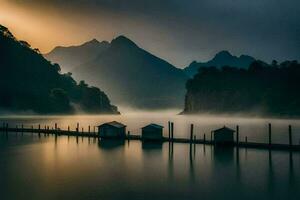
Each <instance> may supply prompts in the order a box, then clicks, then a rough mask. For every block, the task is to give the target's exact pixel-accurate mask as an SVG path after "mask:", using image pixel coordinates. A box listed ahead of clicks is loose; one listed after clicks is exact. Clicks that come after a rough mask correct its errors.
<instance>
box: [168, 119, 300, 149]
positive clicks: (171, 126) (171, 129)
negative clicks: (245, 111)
mask: <svg viewBox="0 0 300 200" xmlns="http://www.w3.org/2000/svg"><path fill="white" fill-rule="evenodd" d="M239 135H240V127H239V126H238V125H237V126H236V138H235V144H236V146H238V145H239V143H240V138H239V137H240V136H239ZM288 138H289V146H293V136H292V126H291V125H288ZM169 139H171V140H173V139H174V123H173V122H169ZM193 141H196V136H195V135H194V124H191V126H190V143H192V142H193ZM206 142H207V141H206V134H205V133H204V135H203V143H206ZM210 142H211V143H213V142H214V141H213V132H211V134H210ZM245 143H248V137H247V136H246V137H245ZM299 144H300V140H299ZM268 145H269V146H271V145H272V124H271V123H269V124H268Z"/></svg>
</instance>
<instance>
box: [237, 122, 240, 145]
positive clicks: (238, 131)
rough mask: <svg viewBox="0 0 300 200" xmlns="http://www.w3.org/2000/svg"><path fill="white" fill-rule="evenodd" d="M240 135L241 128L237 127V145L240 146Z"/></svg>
mask: <svg viewBox="0 0 300 200" xmlns="http://www.w3.org/2000/svg"><path fill="white" fill-rule="evenodd" d="M239 134H240V127H239V126H238V125H237V126H236V145H237V146H239Z"/></svg>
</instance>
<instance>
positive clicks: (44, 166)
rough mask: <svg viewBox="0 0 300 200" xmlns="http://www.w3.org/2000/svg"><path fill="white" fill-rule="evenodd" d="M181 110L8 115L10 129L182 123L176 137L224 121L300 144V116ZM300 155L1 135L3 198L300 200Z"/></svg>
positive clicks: (257, 136)
mask: <svg viewBox="0 0 300 200" xmlns="http://www.w3.org/2000/svg"><path fill="white" fill-rule="evenodd" d="M176 113H177V112H175V111H170V112H157V113H153V112H132V113H127V114H123V115H120V116H110V115H104V116H103V115H100V116H99V115H78V116H2V117H1V118H0V122H1V124H2V122H7V123H9V125H10V126H16V125H18V126H20V125H21V124H24V126H28V127H29V126H31V125H33V126H37V125H38V124H41V126H45V125H49V126H50V127H51V126H53V127H54V123H57V124H58V126H59V127H60V128H61V129H66V128H67V126H71V128H72V129H75V127H76V123H77V122H78V123H80V126H81V127H83V128H84V129H85V130H87V127H88V126H89V125H90V126H92V127H94V126H96V125H99V124H101V123H104V122H107V121H112V120H117V121H120V122H122V123H125V124H126V125H127V129H128V130H130V131H131V132H132V133H133V134H140V132H141V130H140V128H141V127H142V126H144V125H146V124H147V123H153V122H154V123H159V124H161V125H164V126H165V130H164V134H165V135H167V128H166V127H167V124H168V121H173V122H174V123H175V136H176V137H189V126H190V124H191V123H193V124H194V125H195V134H196V135H197V137H198V138H201V137H203V134H204V133H206V134H210V131H211V130H213V129H216V128H219V127H222V126H224V125H226V126H228V127H231V128H235V126H236V125H239V126H240V134H241V138H243V137H245V136H247V137H248V140H250V141H260V142H266V141H267V125H268V123H272V130H273V140H274V142H278V143H279V142H280V143H288V125H289V124H291V125H292V126H293V141H294V142H295V143H296V142H299V139H300V137H299V133H300V121H299V120H288V119H285V120H281V119H261V118H241V117H238V116H236V117H226V116H222V117H216V116H208V115H207V116H181V115H176ZM299 169H300V153H298V152H294V153H290V152H288V151H268V150H257V149H245V148H240V149H236V148H225V149H224V148H221V149H220V148H215V147H213V146H210V145H201V144H197V145H195V146H193V148H192V149H190V146H189V145H188V144H174V145H173V146H172V145H169V143H163V144H151V143H150V144H149V143H142V142H140V141H130V142H128V141H125V142H112V141H111V142H109V141H98V140H97V139H92V138H91V139H88V138H79V139H78V140H77V139H76V137H67V136H60V137H57V138H56V137H54V136H45V135H43V134H42V135H41V137H38V135H36V134H31V133H24V134H23V135H22V134H21V133H8V135H6V134H5V133H1V132H0V195H1V196H0V197H1V199H5V200H6V199H75V200H77V199H255V198H256V199H299V198H300V194H299V188H300V170H299Z"/></svg>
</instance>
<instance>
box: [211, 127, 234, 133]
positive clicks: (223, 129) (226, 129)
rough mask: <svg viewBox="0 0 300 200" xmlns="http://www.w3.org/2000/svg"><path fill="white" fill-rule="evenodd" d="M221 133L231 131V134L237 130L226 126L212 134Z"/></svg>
mask: <svg viewBox="0 0 300 200" xmlns="http://www.w3.org/2000/svg"><path fill="white" fill-rule="evenodd" d="M219 131H230V132H235V130H233V129H231V128H228V127H226V126H224V127H223V128H219V129H216V130H213V131H212V132H219Z"/></svg>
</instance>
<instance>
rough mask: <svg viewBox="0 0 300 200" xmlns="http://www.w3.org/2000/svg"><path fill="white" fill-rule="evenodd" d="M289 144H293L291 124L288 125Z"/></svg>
mask: <svg viewBox="0 0 300 200" xmlns="http://www.w3.org/2000/svg"><path fill="white" fill-rule="evenodd" d="M289 145H290V147H292V146H293V137H292V126H291V125H289Z"/></svg>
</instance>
